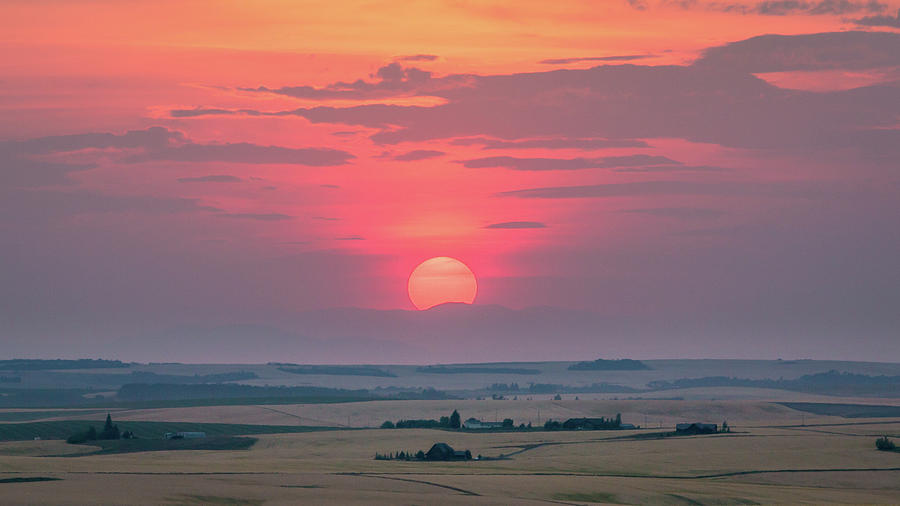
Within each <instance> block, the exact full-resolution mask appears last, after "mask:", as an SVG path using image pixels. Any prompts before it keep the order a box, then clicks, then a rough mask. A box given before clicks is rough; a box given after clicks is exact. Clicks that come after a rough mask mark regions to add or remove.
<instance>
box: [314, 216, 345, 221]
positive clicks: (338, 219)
mask: <svg viewBox="0 0 900 506" xmlns="http://www.w3.org/2000/svg"><path fill="white" fill-rule="evenodd" d="M312 219H314V220H320V221H340V220H341V219H340V218H332V217H330V216H313V217H312Z"/></svg>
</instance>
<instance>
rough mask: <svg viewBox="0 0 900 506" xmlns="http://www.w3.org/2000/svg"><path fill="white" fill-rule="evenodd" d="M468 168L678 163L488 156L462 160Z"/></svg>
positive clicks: (658, 158)
mask: <svg viewBox="0 0 900 506" xmlns="http://www.w3.org/2000/svg"><path fill="white" fill-rule="evenodd" d="M460 163H462V164H463V166H464V167H468V168H483V167H505V168H507V169H512V170H527V171H543V170H580V169H596V168H610V167H624V166H635V165H644V164H665V163H670V164H676V165H677V164H678V163H679V162H677V161H675V160H672V159H671V158H667V157H665V156H658V155H641V154H638V155H624V156H604V157H599V158H516V157H512V156H489V157H485V158H475V159H472V160H463V161H461V162H460Z"/></svg>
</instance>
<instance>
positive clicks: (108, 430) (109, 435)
mask: <svg viewBox="0 0 900 506" xmlns="http://www.w3.org/2000/svg"><path fill="white" fill-rule="evenodd" d="M119 437H120V434H119V427H118V426H117V425H114V424H113V423H112V417H111V416H110V415H109V413H107V414H106V423H104V424H103V432H101V433H100V437H99V439H119Z"/></svg>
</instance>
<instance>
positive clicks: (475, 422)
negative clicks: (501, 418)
mask: <svg viewBox="0 0 900 506" xmlns="http://www.w3.org/2000/svg"><path fill="white" fill-rule="evenodd" d="M501 427H503V422H482V421H481V420H479V419H477V418H469V419H468V420H466V421H465V422H463V428H464V429H499V428H501Z"/></svg>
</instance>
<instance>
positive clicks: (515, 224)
mask: <svg viewBox="0 0 900 506" xmlns="http://www.w3.org/2000/svg"><path fill="white" fill-rule="evenodd" d="M484 228H490V229H523V228H547V225H545V224H543V223H541V222H538V221H504V222H502V223H491V224H490V225H486V226H485V227H484Z"/></svg>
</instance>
